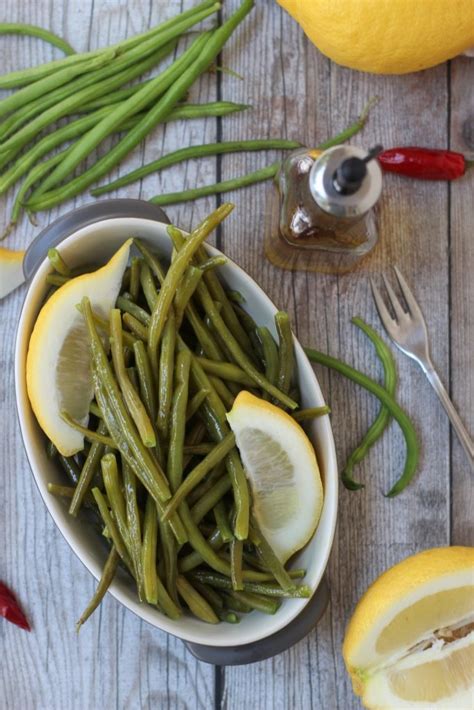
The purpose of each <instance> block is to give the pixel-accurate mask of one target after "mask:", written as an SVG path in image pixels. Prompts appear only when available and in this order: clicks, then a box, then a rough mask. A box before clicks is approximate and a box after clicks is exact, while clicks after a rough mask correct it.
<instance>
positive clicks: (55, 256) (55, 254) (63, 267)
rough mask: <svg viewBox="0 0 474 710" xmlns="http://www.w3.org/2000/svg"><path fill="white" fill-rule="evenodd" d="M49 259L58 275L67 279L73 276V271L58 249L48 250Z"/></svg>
mask: <svg viewBox="0 0 474 710" xmlns="http://www.w3.org/2000/svg"><path fill="white" fill-rule="evenodd" d="M48 259H49V263H50V264H51V266H52V267H53V269H54V270H55V271H57V272H58V274H61V276H65V277H67V278H69V277H70V276H71V269H70V268H69V266H68V265H67V264H66V262H65V261H64V259H63V258H62V256H61V254H60V253H59V251H58V250H57V249H56V248H53V249H48Z"/></svg>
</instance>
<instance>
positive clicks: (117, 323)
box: [110, 299, 156, 447]
mask: <svg viewBox="0 0 474 710" xmlns="http://www.w3.org/2000/svg"><path fill="white" fill-rule="evenodd" d="M117 300H118V299H117ZM110 349H111V351H112V361H113V365H114V370H115V375H116V377H117V381H118V384H119V387H120V390H121V392H122V396H123V398H124V400H125V404H126V406H127V409H128V411H129V412H130V415H131V417H132V419H133V421H134V422H135V426H136V427H137V430H138V433H139V435H140V438H141V440H142V442H143V443H144V444H145V446H147V447H153V446H156V435H155V430H154V428H153V424H152V423H151V421H150V417H149V416H148V413H147V411H146V407H145V405H144V404H143V402H142V400H141V399H140V397H139V396H138V394H137V391H136V389H135V387H134V386H133V385H132V383H131V382H130V379H129V377H128V374H127V372H126V369H125V362H124V359H123V337H122V316H121V314H120V311H119V310H118V308H112V310H111V312H110Z"/></svg>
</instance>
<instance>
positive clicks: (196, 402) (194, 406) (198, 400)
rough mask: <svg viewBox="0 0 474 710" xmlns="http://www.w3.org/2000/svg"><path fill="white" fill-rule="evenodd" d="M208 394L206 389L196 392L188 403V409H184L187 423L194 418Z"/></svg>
mask: <svg viewBox="0 0 474 710" xmlns="http://www.w3.org/2000/svg"><path fill="white" fill-rule="evenodd" d="M208 394H209V393H208V391H207V390H206V389H202V390H198V392H196V394H195V395H194V397H193V398H192V399H191V400H190V401H189V404H188V408H187V409H186V421H187V422H188V421H189V420H190V419H192V418H193V417H194V415H195V414H196V412H197V411H198V410H199V408H200V407H201V405H202V403H203V402H204V400H205V399H206V397H207V395H208Z"/></svg>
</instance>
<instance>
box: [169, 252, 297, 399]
mask: <svg viewBox="0 0 474 710" xmlns="http://www.w3.org/2000/svg"><path fill="white" fill-rule="evenodd" d="M184 248H185V247H183V249H184ZM180 253H181V252H180ZM196 292H197V295H198V297H199V299H200V301H201V304H202V307H203V309H204V310H205V312H206V313H207V315H208V316H209V318H210V320H211V322H212V324H213V326H214V327H215V328H216V330H217V332H218V333H219V336H220V337H221V338H222V340H223V341H224V342H225V343H226V345H227V347H228V349H229V350H230V351H231V353H232V356H233V358H234V360H235V361H236V363H237V364H238V365H239V366H240V367H241V368H242V370H244V371H245V372H246V374H247V375H248V376H249V377H250V378H251V379H252V380H253V382H254V383H255V384H256V385H258V386H259V387H261V388H262V389H263V390H265V391H266V392H268V394H271V395H272V396H273V397H275V398H276V399H277V400H278V401H279V402H281V403H282V404H284V405H285V406H286V407H289V408H290V409H296V408H297V406H298V405H297V403H296V402H294V401H293V400H292V399H291V398H290V397H288V395H287V394H286V393H285V392H282V391H281V390H280V389H278V388H277V387H275V385H272V383H271V382H269V381H268V380H267V378H266V377H265V376H264V375H262V373H261V372H259V371H258V370H257V369H256V367H255V366H254V364H253V363H252V361H251V360H250V358H249V357H248V356H247V354H246V353H245V352H244V351H243V349H242V348H241V346H240V344H239V343H238V342H237V340H236V338H235V337H234V336H233V334H232V333H231V331H230V330H229V328H228V327H227V325H226V323H225V321H224V319H223V318H222V316H221V315H220V313H219V311H218V309H217V308H216V307H215V303H214V301H213V299H212V297H211V294H210V293H209V290H208V288H207V286H206V284H205V283H203V282H202V281H201V282H200V283H199V284H198V287H197V289H196Z"/></svg>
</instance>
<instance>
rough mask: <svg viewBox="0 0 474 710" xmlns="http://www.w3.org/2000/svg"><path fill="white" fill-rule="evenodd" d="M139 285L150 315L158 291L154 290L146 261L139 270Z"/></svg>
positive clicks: (153, 283)
mask: <svg viewBox="0 0 474 710" xmlns="http://www.w3.org/2000/svg"><path fill="white" fill-rule="evenodd" d="M135 243H136V242H135ZM140 285H141V287H142V290H143V295H144V296H145V300H146V302H147V305H148V309H149V311H150V313H151V312H152V310H153V309H154V307H155V303H156V299H157V298H158V291H157V290H156V286H155V282H154V280H153V276H152V273H151V269H150V267H149V266H148V264H147V262H146V261H143V263H142V265H141V268H140Z"/></svg>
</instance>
